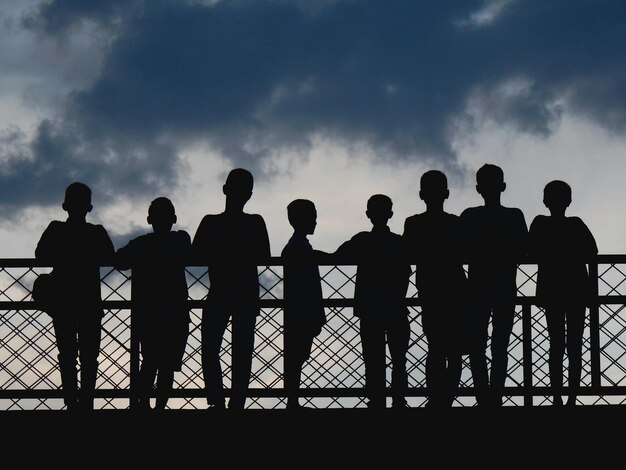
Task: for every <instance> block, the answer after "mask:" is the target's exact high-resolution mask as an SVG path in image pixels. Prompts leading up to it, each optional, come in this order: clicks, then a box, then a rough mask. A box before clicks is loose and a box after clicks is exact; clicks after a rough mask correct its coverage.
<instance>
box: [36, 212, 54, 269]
mask: <svg viewBox="0 0 626 470" xmlns="http://www.w3.org/2000/svg"><path fill="white" fill-rule="evenodd" d="M57 224H58V222H56V221H52V222H50V224H49V225H48V226H47V227H46V229H45V230H44V231H43V233H42V234H41V238H40V239H39V242H38V243H37V247H36V248H35V258H36V259H38V260H40V261H46V262H53V261H54V260H55V259H56V256H58V255H59V253H58V247H57V244H58V243H57V237H56V236H55V233H56V226H57Z"/></svg>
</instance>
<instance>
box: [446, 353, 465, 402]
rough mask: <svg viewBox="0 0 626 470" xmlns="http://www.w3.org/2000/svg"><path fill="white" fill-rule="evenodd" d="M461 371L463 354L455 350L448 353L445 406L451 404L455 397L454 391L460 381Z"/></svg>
mask: <svg viewBox="0 0 626 470" xmlns="http://www.w3.org/2000/svg"><path fill="white" fill-rule="evenodd" d="M462 371H463V356H462V355H461V354H459V353H456V352H451V353H449V354H448V367H447V369H446V381H447V383H446V390H447V396H446V406H452V404H453V403H454V399H455V398H456V392H457V389H458V387H459V383H460V382H461V373H462Z"/></svg>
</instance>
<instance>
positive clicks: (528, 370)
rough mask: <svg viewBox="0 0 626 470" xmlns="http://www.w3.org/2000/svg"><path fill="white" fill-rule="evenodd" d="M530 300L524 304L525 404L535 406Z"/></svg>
mask: <svg viewBox="0 0 626 470" xmlns="http://www.w3.org/2000/svg"><path fill="white" fill-rule="evenodd" d="M531 314H532V309H531V303H530V302H524V303H523V304H522V354H523V374H524V385H523V388H524V406H533V339H532V316H531Z"/></svg>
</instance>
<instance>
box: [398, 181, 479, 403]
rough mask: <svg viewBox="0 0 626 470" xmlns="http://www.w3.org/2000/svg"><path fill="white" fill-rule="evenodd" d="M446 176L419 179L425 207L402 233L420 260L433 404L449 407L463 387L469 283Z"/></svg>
mask: <svg viewBox="0 0 626 470" xmlns="http://www.w3.org/2000/svg"><path fill="white" fill-rule="evenodd" d="M449 195H450V191H449V189H448V179H447V178H446V175H445V174H444V173H442V172H441V171H438V170H430V171H427V172H425V173H424V174H423V175H422V177H421V179H420V190H419V197H420V199H421V200H422V201H424V203H425V204H426V211H425V212H422V213H421V214H415V215H412V216H410V217H408V218H407V219H406V220H405V222H404V234H403V235H404V238H405V240H406V243H407V247H408V250H409V253H410V256H411V260H413V261H414V262H415V263H416V268H417V270H416V276H415V282H416V285H417V292H418V296H419V299H420V300H421V302H422V327H423V329H424V333H425V334H426V339H427V341H428V352H427V356H426V386H427V388H428V405H427V406H429V407H448V406H451V405H452V403H453V401H454V398H455V395H456V394H455V392H456V389H457V388H458V386H459V381H460V379H461V371H462V364H463V363H462V357H463V354H465V353H468V352H469V351H468V350H467V347H468V346H467V338H469V334H470V333H469V331H467V328H468V316H469V315H468V314H469V312H468V304H469V301H468V298H467V296H468V288H467V278H466V276H465V270H464V269H463V260H462V253H461V226H460V220H459V217H458V216H457V215H455V214H450V213H448V212H446V211H445V210H444V202H445V200H446V199H448V196H449Z"/></svg>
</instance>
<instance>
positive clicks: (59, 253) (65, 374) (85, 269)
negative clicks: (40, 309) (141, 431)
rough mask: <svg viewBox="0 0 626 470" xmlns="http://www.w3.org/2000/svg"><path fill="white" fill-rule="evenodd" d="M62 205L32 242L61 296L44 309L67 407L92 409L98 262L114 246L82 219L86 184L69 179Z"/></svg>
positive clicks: (88, 193) (98, 318)
mask: <svg viewBox="0 0 626 470" xmlns="http://www.w3.org/2000/svg"><path fill="white" fill-rule="evenodd" d="M62 207H63V210H65V211H66V212H67V214H68V217H67V220H66V221H65V222H62V221H58V220H53V221H52V222H50V224H49V225H48V227H47V228H46V229H45V231H44V232H43V234H42V235H41V238H40V240H39V242H38V243H37V248H36V250H35V258H37V260H39V261H44V262H46V263H49V264H50V266H52V268H53V273H54V277H55V281H56V286H57V289H58V295H59V298H60V299H61V300H60V305H59V307H58V310H56V311H50V312H49V313H50V314H51V316H52V322H53V326H54V334H55V338H56V345H57V349H58V351H59V356H58V358H59V369H60V372H61V385H62V388H63V396H64V402H65V406H66V407H67V409H68V410H70V411H72V410H76V409H80V410H83V411H88V410H92V409H93V402H94V392H95V388H96V379H97V374H98V356H99V354H100V334H101V326H102V325H101V323H102V318H103V316H104V310H103V308H102V297H101V292H100V266H101V265H104V264H105V263H107V262H110V261H112V259H113V254H114V248H113V243H112V242H111V239H110V238H109V235H108V233H107V231H106V230H105V228H104V227H103V226H102V225H94V224H91V223H89V222H87V221H86V217H87V214H88V213H89V212H91V210H92V208H93V207H92V205H91V189H90V188H89V187H88V186H86V185H85V184H83V183H79V182H74V183H72V184H70V185H69V186H68V187H67V188H66V190H65V200H64V201H63V204H62ZM78 359H80V392H79V390H78V377H77V375H78V371H77V360H78Z"/></svg>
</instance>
